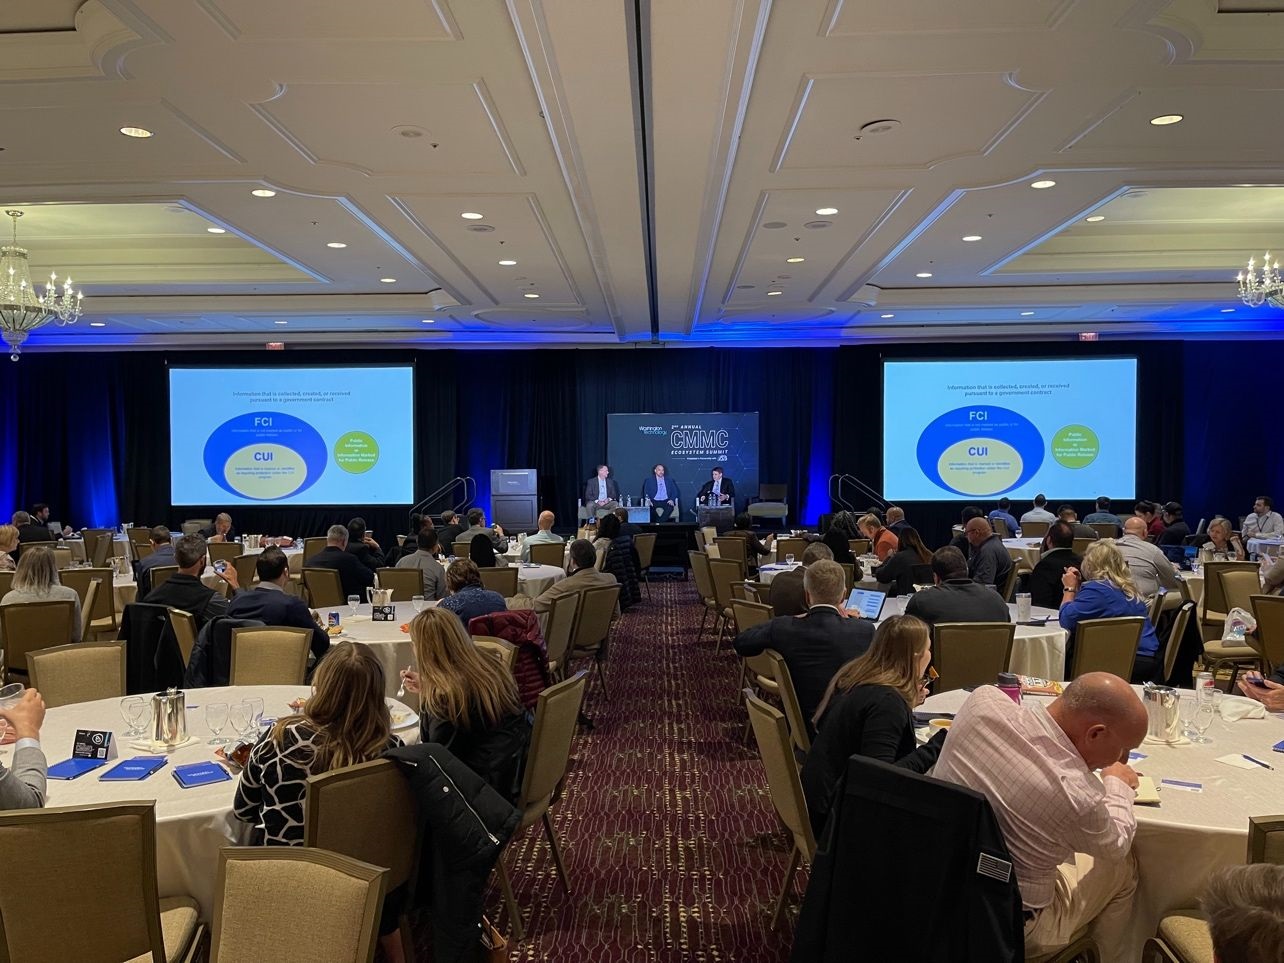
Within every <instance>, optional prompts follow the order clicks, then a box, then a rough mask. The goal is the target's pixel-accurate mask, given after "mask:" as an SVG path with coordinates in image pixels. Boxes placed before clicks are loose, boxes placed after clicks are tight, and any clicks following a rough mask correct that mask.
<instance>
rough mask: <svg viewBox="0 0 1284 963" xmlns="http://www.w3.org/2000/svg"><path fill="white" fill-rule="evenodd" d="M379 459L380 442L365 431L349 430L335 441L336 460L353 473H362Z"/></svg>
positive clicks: (341, 466)
mask: <svg viewBox="0 0 1284 963" xmlns="http://www.w3.org/2000/svg"><path fill="white" fill-rule="evenodd" d="M378 460H379V443H378V442H376V441H375V440H374V439H373V438H371V437H370V436H369V435H367V434H366V433H365V432H364V431H349V432H347V433H346V434H344V435H341V436H340V437H339V440H338V441H336V442H335V443H334V462H335V464H336V465H338V466H339V467H340V468H342V469H343V470H344V471H346V472H348V473H349V474H351V475H360V474H361V473H362V472H367V471H369V470H370V469H371V468H373V467H374V466H375V462H377V461H378Z"/></svg>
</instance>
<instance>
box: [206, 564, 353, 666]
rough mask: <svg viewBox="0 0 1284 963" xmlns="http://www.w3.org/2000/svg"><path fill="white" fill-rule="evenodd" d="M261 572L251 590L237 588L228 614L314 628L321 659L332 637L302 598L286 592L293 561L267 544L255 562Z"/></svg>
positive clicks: (314, 647)
mask: <svg viewBox="0 0 1284 963" xmlns="http://www.w3.org/2000/svg"><path fill="white" fill-rule="evenodd" d="M254 568H255V570H256V571H257V572H258V573H259V584H258V585H256V586H255V587H254V588H253V590H251V591H248V592H238V593H237V594H236V597H235V598H233V599H232V602H231V604H230V605H228V607H227V614H228V615H229V616H231V617H232V618H234V619H255V620H257V621H259V622H262V623H263V624H264V625H283V626H289V627H292V628H297V629H311V630H312V641H311V642H310V643H309V648H311V649H312V654H313V655H314V656H315V657H316V658H317V659H318V660H319V659H320V658H321V657H322V656H324V655H325V654H326V653H327V652H329V651H330V637H329V636H328V635H326V632H325V629H323V628H321V626H320V625H319V624H318V623H317V620H316V618H315V617H314V616H313V614H312V610H311V609H309V608H308V607H307V605H306V603H304V601H303V599H301V598H297V597H296V596H293V595H287V594H286V592H285V586H286V585H287V584H289V581H290V562H289V559H287V558H286V557H285V552H283V551H281V550H280V549H279V548H266V549H264V550H263V553H262V554H261V555H259V558H258V561H257V562H255V563H254Z"/></svg>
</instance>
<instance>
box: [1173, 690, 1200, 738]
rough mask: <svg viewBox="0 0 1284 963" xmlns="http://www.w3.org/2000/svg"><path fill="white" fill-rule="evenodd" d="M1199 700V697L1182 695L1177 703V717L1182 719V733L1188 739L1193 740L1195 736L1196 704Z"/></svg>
mask: <svg viewBox="0 0 1284 963" xmlns="http://www.w3.org/2000/svg"><path fill="white" fill-rule="evenodd" d="M1198 701H1199V699H1198V697H1196V696H1194V695H1188V696H1182V697H1181V699H1180V700H1179V701H1178V703H1177V718H1178V719H1180V720H1181V734H1182V735H1183V736H1185V737H1186V738H1187V739H1192V740H1193V739H1194V736H1195V726H1194V722H1195V706H1196V704H1197V703H1198Z"/></svg>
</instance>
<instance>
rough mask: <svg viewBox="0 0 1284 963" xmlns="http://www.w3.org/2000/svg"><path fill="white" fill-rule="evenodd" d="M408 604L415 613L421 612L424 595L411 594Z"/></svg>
mask: <svg viewBox="0 0 1284 963" xmlns="http://www.w3.org/2000/svg"><path fill="white" fill-rule="evenodd" d="M410 604H411V605H412V606H414V609H415V612H416V613H418V612H422V611H423V610H424V597H423V596H422V595H412V596H411V597H410Z"/></svg>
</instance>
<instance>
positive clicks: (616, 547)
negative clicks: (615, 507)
mask: <svg viewBox="0 0 1284 963" xmlns="http://www.w3.org/2000/svg"><path fill="white" fill-rule="evenodd" d="M593 549H594V551H598V550H601V551H602V552H604V553H605V557H604V558H603V561H602V570H603V571H604V572H606V573H607V574H608V575H612V576H614V577H615V580H616V581H617V582H619V583H620V611H621V612H623V611H624V610H625V609H627V608H628V607H629V606H631V605H634V604H636V603H638V602H640V601H642V587H641V585H640V584H639V579H640V578H641V571H642V568H641V565H640V564H639V560H638V550H637V549H636V548H634V546H633V539H631V538H629V537H628V536H627V535H622V534H621V533H620V520H619V519H618V518H617V517H616V516H615V515H614V513H612V514H610V515H603V516H602V519H601V521H599V522H598V524H597V539H596V540H595V541H594V542H593Z"/></svg>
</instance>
